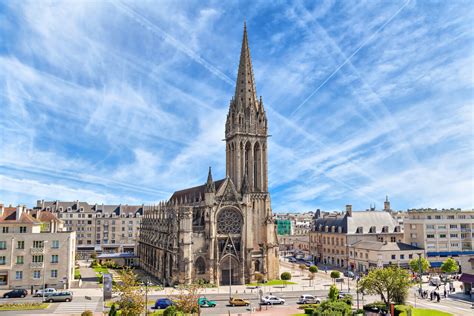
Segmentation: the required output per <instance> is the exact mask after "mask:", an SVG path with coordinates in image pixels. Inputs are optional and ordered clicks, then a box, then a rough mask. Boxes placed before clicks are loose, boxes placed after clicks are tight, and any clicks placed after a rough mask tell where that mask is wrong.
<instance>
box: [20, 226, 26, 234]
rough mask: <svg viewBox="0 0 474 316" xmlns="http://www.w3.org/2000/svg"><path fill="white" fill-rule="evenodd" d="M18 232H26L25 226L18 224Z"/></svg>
mask: <svg viewBox="0 0 474 316" xmlns="http://www.w3.org/2000/svg"><path fill="white" fill-rule="evenodd" d="M20 233H21V234H24V233H26V226H20Z"/></svg>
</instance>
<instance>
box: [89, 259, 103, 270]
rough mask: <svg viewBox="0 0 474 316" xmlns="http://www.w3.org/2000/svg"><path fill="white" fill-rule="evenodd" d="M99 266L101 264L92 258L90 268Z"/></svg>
mask: <svg viewBox="0 0 474 316" xmlns="http://www.w3.org/2000/svg"><path fill="white" fill-rule="evenodd" d="M100 267H101V265H100V263H99V262H98V261H97V260H96V259H94V260H92V262H91V268H100Z"/></svg>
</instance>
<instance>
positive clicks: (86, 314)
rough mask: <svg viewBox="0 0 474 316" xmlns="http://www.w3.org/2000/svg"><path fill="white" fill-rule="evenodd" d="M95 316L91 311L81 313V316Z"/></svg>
mask: <svg viewBox="0 0 474 316" xmlns="http://www.w3.org/2000/svg"><path fill="white" fill-rule="evenodd" d="M93 315H94V314H93V313H92V311H89V310H87V311H83V312H82V313H81V316H93Z"/></svg>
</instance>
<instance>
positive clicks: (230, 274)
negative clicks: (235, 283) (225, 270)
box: [227, 244, 232, 300]
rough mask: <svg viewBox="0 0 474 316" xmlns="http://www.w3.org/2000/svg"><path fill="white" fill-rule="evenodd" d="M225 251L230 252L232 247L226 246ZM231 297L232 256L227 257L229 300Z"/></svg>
mask: <svg viewBox="0 0 474 316" xmlns="http://www.w3.org/2000/svg"><path fill="white" fill-rule="evenodd" d="M227 249H229V250H231V249H232V245H231V244H227ZM231 297H232V255H229V300H230V298H231Z"/></svg>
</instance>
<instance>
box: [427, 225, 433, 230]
mask: <svg viewBox="0 0 474 316" xmlns="http://www.w3.org/2000/svg"><path fill="white" fill-rule="evenodd" d="M426 229H434V225H426Z"/></svg>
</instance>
